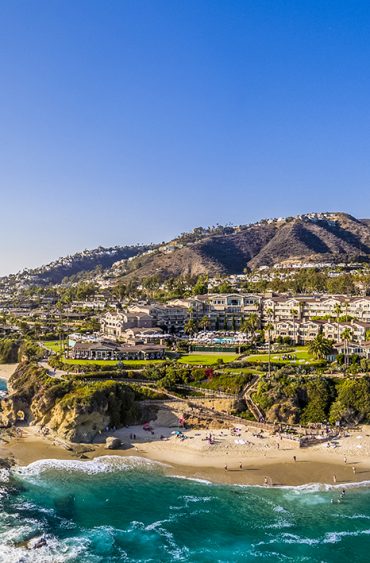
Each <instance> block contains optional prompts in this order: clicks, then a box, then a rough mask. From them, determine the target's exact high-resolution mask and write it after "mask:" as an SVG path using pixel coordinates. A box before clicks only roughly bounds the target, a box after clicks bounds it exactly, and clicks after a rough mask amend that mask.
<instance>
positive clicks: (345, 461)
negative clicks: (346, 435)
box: [344, 455, 347, 463]
mask: <svg viewBox="0 0 370 563" xmlns="http://www.w3.org/2000/svg"><path fill="white" fill-rule="evenodd" d="M344 463H347V456H346V455H345V456H344Z"/></svg>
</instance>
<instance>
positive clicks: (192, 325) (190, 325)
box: [184, 319, 198, 336]
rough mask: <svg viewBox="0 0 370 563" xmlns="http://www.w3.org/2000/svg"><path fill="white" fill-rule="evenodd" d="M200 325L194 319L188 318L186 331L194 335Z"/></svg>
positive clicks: (185, 326)
mask: <svg viewBox="0 0 370 563" xmlns="http://www.w3.org/2000/svg"><path fill="white" fill-rule="evenodd" d="M197 329H198V325H197V322H196V321H195V320H194V319H188V320H187V321H186V323H185V325H184V332H186V334H189V335H190V336H192V335H193V334H194V333H195V332H197Z"/></svg>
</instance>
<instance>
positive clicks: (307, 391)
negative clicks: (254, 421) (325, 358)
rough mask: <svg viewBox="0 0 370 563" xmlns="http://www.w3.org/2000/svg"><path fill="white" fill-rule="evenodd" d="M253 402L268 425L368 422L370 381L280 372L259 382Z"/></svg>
mask: <svg viewBox="0 0 370 563" xmlns="http://www.w3.org/2000/svg"><path fill="white" fill-rule="evenodd" d="M253 400H254V401H255V402H256V404H257V405H258V406H259V407H260V408H261V409H262V411H263V412H264V413H265V418H266V420H267V421H268V422H287V423H290V424H308V423H315V422H330V423H331V424H335V423H336V422H340V423H345V424H357V423H359V422H369V421H370V377H369V376H365V377H361V378H357V379H349V378H346V379H341V378H332V377H331V378H329V377H325V376H301V377H297V376H292V375H286V374H285V373H284V370H281V373H279V374H276V375H274V376H272V377H271V378H269V379H268V378H266V377H265V378H261V379H260V381H259V383H258V385H257V388H256V392H255V393H254V395H253Z"/></svg>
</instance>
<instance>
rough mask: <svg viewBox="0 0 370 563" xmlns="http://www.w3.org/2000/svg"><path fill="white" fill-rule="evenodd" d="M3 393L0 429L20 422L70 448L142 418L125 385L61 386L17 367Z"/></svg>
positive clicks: (32, 367)
mask: <svg viewBox="0 0 370 563" xmlns="http://www.w3.org/2000/svg"><path fill="white" fill-rule="evenodd" d="M9 387H10V394H9V396H8V397H7V398H6V399H4V400H3V401H2V402H1V412H0V417H1V423H2V424H5V425H7V424H14V423H15V422H16V421H19V420H26V421H28V422H30V423H32V424H38V425H40V426H41V427H45V426H46V427H48V428H49V429H50V430H53V431H54V432H56V433H57V434H58V435H59V436H60V437H62V438H64V439H67V440H69V441H71V442H91V441H92V440H93V439H94V437H95V436H96V435H97V434H98V433H99V432H101V431H103V430H105V429H106V428H107V427H109V428H112V427H119V426H123V425H125V424H132V423H140V422H141V421H142V418H143V416H144V414H142V411H141V409H140V406H139V403H138V402H137V401H136V400H135V393H134V391H133V390H132V389H130V388H129V387H128V386H126V385H123V384H121V383H117V382H114V381H104V382H91V383H90V382H89V383H82V382H74V381H73V380H65V381H64V380H63V381H61V380H57V379H54V378H51V377H49V376H48V375H47V373H46V372H45V370H44V369H42V368H40V367H38V366H37V365H35V364H27V363H23V364H20V366H19V367H18V369H17V370H16V372H15V373H14V375H13V376H12V377H11V379H10V381H9Z"/></svg>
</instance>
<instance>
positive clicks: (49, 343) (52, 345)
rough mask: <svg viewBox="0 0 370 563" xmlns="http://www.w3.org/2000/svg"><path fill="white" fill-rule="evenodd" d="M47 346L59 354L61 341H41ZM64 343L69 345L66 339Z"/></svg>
mask: <svg viewBox="0 0 370 563" xmlns="http://www.w3.org/2000/svg"><path fill="white" fill-rule="evenodd" d="M41 344H42V345H43V346H45V348H48V349H49V350H51V351H52V352H55V353H56V354H58V353H59V352H60V342H59V340H44V341H43V342H42V343H41ZM64 344H65V345H67V341H66V340H65V341H64Z"/></svg>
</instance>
